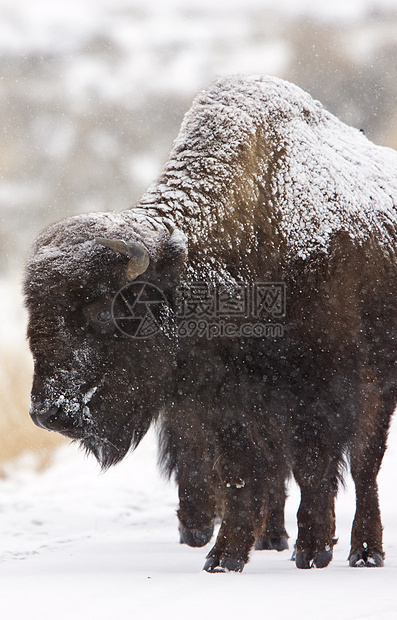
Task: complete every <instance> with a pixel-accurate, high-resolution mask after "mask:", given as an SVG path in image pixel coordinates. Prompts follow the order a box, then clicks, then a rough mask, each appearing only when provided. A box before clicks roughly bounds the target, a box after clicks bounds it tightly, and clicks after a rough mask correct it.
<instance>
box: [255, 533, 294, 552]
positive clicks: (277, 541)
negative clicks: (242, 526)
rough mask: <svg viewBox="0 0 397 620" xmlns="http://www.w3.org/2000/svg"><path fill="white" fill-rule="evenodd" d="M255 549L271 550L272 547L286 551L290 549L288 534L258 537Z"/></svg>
mask: <svg viewBox="0 0 397 620" xmlns="http://www.w3.org/2000/svg"><path fill="white" fill-rule="evenodd" d="M255 549H256V550H257V551H270V550H272V549H275V550H276V551H285V550H286V549H288V538H287V536H278V537H275V538H267V537H264V538H257V539H256V541H255Z"/></svg>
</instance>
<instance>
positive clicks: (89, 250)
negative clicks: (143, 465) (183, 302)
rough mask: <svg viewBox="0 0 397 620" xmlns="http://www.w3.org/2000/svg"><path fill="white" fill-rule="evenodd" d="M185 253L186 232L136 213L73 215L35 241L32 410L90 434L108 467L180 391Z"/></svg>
mask: <svg viewBox="0 0 397 620" xmlns="http://www.w3.org/2000/svg"><path fill="white" fill-rule="evenodd" d="M184 258H185V248H184V243H183V236H182V235H181V234H180V233H178V231H173V232H172V233H170V232H169V230H168V228H166V227H165V226H162V225H160V224H158V225H153V224H149V223H147V220H146V219H145V218H140V219H139V221H138V219H137V218H134V215H133V211H132V212H128V211H127V212H124V213H120V214H90V215H80V216H76V217H72V218H68V219H66V220H63V221H61V222H59V223H57V224H54V225H52V226H50V227H48V228H47V229H45V230H44V231H43V232H42V233H41V235H40V236H39V237H38V239H37V241H36V243H35V245H34V248H33V253H32V256H31V258H30V260H29V261H28V264H27V269H26V274H25V281H24V291H25V300H26V306H27V309H28V314H29V323H28V338H29V344H30V348H31V351H32V354H33V358H34V363H35V367H34V379H33V387H32V395H31V409H30V414H31V417H32V419H33V421H34V422H35V423H36V424H37V425H38V426H40V427H43V428H45V429H47V430H51V431H57V432H60V433H62V434H63V435H65V436H67V437H70V438H72V439H77V440H80V441H81V442H82V444H83V446H84V447H85V448H86V449H87V450H88V451H91V452H92V453H94V455H95V456H96V458H97V459H98V461H99V462H100V464H101V466H102V467H103V468H107V467H109V466H110V465H112V464H114V463H116V462H118V461H119V460H120V459H122V458H123V456H124V455H125V454H126V453H127V451H128V450H129V448H131V447H135V446H136V445H137V444H138V442H139V441H140V439H141V438H142V437H143V435H144V434H145V432H146V431H147V429H148V427H149V426H150V423H151V421H152V420H153V419H155V417H156V416H157V415H158V413H159V412H160V410H161V407H162V406H163V405H164V404H165V403H166V402H167V400H168V399H170V398H171V397H172V390H173V388H172V386H173V372H174V370H173V369H174V367H175V364H174V357H175V340H174V339H173V337H172V329H171V328H170V324H169V319H170V315H171V314H172V310H171V309H170V308H171V306H172V290H173V287H174V284H175V280H176V279H177V278H178V277H179V274H180V272H181V269H183V265H184ZM145 336H147V337H145ZM150 336H152V337H150Z"/></svg>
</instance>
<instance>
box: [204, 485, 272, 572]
mask: <svg viewBox="0 0 397 620" xmlns="http://www.w3.org/2000/svg"><path fill="white" fill-rule="evenodd" d="M260 512H261V502H260V501H259V500H256V499H255V498H254V497H253V493H252V489H251V488H250V484H249V483H246V482H244V481H243V480H238V481H234V482H228V483H227V484H226V492H225V510H224V516H223V520H222V525H221V528H220V530H219V533H218V537H217V539H216V543H215V545H214V547H213V548H212V549H211V551H210V552H209V554H208V555H207V560H206V562H205V565H204V570H206V571H207V572H228V571H235V572H241V571H242V570H243V568H244V566H245V564H246V563H247V561H248V557H249V553H250V551H251V549H252V547H253V544H254V542H255V537H256V533H257V532H256V531H255V530H258V526H259V523H260V521H261V516H260Z"/></svg>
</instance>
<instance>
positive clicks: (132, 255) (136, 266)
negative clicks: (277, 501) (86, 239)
mask: <svg viewBox="0 0 397 620" xmlns="http://www.w3.org/2000/svg"><path fill="white" fill-rule="evenodd" d="M95 241H96V243H99V244H100V245H103V246H105V248H110V249H111V250H114V252H118V253H119V254H123V255H124V256H128V257H129V259H130V260H129V261H128V264H127V270H126V276H127V280H129V281H132V280H136V278H137V277H138V276H140V275H141V274H142V273H144V272H145V271H146V269H147V268H148V267H149V262H150V259H149V254H148V253H147V251H146V250H145V248H144V247H143V245H140V244H139V243H126V242H125V241H122V240H120V239H103V238H102V237H96V238H95Z"/></svg>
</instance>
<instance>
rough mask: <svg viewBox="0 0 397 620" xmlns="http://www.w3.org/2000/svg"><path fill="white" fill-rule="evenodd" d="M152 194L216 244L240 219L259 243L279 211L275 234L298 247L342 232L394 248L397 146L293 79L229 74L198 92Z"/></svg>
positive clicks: (198, 238) (301, 252)
mask: <svg viewBox="0 0 397 620" xmlns="http://www.w3.org/2000/svg"><path fill="white" fill-rule="evenodd" d="M239 202H240V203H242V204H244V205H245V207H244V209H243V210H241V209H240V211H239V208H238V207H239ZM151 203H153V204H156V203H157V204H158V205H159V206H158V209H159V211H160V213H161V212H163V213H165V214H167V215H168V214H169V210H170V207H171V208H172V215H173V217H175V219H176V222H177V224H179V225H180V226H181V227H182V229H184V230H185V231H186V232H188V233H189V234H188V237H189V241H190V243H192V244H193V245H195V244H203V243H205V240H207V241H209V242H211V241H212V240H213V241H214V243H215V241H216V240H218V239H217V237H218V236H219V234H222V231H223V230H224V229H226V228H227V224H228V223H229V224H230V222H236V221H240V222H241V234H242V235H244V236H245V237H247V236H248V237H249V238H250V244H251V246H254V245H255V244H256V243H257V242H258V240H257V237H258V233H259V231H260V230H261V229H262V230H263V229H264V227H265V226H266V225H267V224H266V220H270V219H272V220H273V221H272V232H273V238H272V241H273V239H274V235H276V236H277V237H278V239H279V242H280V243H283V244H285V246H286V247H287V248H288V253H289V254H290V255H291V256H295V257H296V256H297V257H300V258H307V257H308V256H310V254H311V253H312V252H313V251H316V252H318V251H327V247H328V244H329V241H330V238H331V236H332V235H333V234H334V233H335V232H338V231H345V232H347V233H348V234H349V235H350V237H351V238H352V239H355V240H356V241H357V242H358V243H360V242H362V241H363V240H367V239H368V238H374V239H376V243H377V244H379V245H381V246H383V247H384V249H385V251H387V252H390V248H391V247H392V245H393V244H394V243H395V237H394V236H392V233H391V232H390V231H391V230H396V229H397V208H396V207H397V153H396V151H394V150H393V149H388V148H386V147H379V146H376V145H374V144H373V143H372V142H370V141H369V140H368V139H367V138H366V137H365V136H364V135H363V133H362V132H361V131H360V130H359V129H355V128H352V127H348V126H347V125H345V124H344V123H342V122H341V121H339V120H338V119H337V118H336V117H335V116H333V115H332V114H330V113H329V112H327V111H326V110H325V109H324V108H323V106H322V105H321V103H319V102H317V101H314V100H313V99H312V98H311V97H310V95H308V94H307V93H305V92H303V91H302V90H301V89H300V88H298V87H297V86H295V85H293V84H291V83H289V82H287V81H284V80H280V79H278V78H274V77H260V76H250V77H246V76H231V77H224V78H220V79H219V80H218V81H217V82H216V83H215V84H214V85H213V86H212V87H210V88H209V89H208V90H206V91H203V92H201V93H200V94H199V95H198V96H197V97H196V99H195V100H194V102H193V105H192V107H191V109H190V111H189V112H188V113H187V114H186V116H185V118H184V121H183V124H182V127H181V131H180V133H179V136H178V138H177V140H176V142H175V144H174V148H173V151H172V152H171V155H170V159H169V161H168V163H167V164H166V166H165V173H164V175H163V176H162V177H161V179H160V183H159V184H155V185H154V186H152V187H151V188H150V189H149V191H148V192H147V194H146V195H145V196H144V197H143V200H142V202H141V204H147V205H150V204H151ZM237 234H238V233H237ZM230 243H233V244H238V243H239V239H238V238H236V237H234V239H231V241H230ZM251 249H252V248H251Z"/></svg>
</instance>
